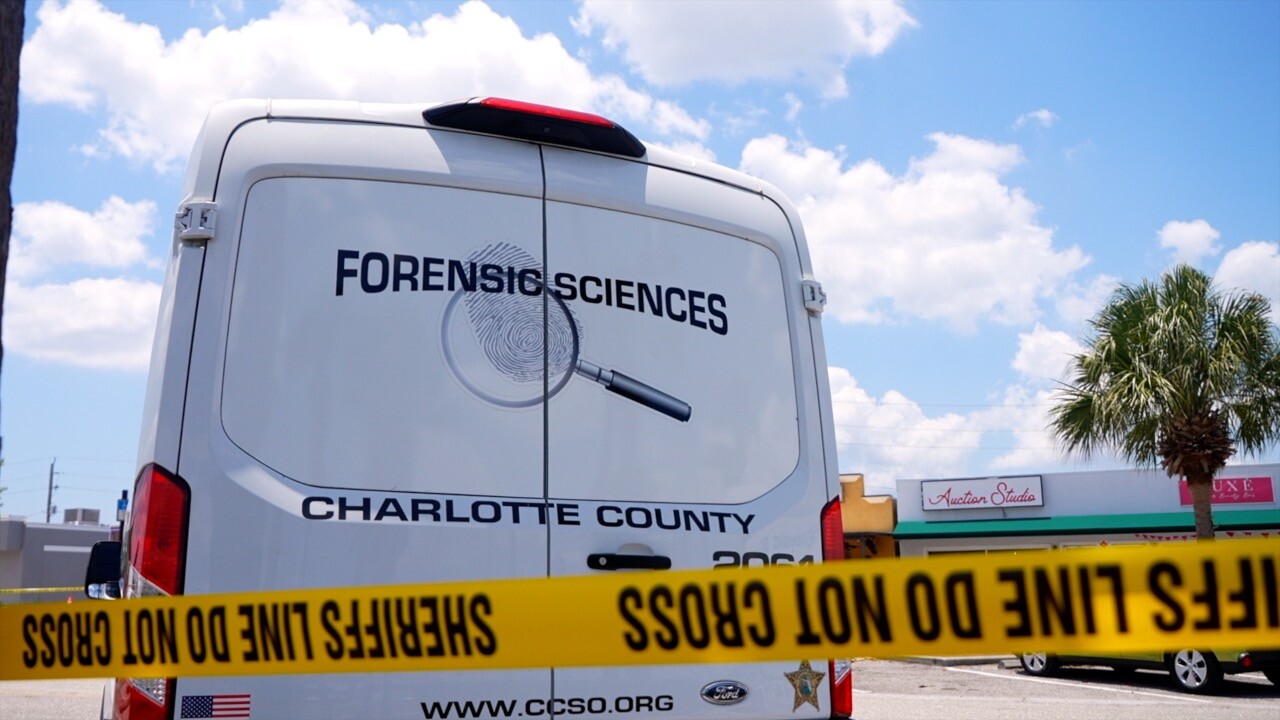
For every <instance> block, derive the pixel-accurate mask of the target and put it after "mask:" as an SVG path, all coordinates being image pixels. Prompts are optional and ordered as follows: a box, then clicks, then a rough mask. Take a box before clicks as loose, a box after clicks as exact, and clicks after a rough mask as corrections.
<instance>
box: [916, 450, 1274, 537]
mask: <svg viewBox="0 0 1280 720" xmlns="http://www.w3.org/2000/svg"><path fill="white" fill-rule="evenodd" d="M897 498H898V508H897V509H898V522H897V525H896V526H895V528H894V533H893V535H894V539H895V540H896V541H897V543H898V550H899V553H900V554H901V555H902V556H904V557H909V556H922V555H937V554H941V553H949V552H987V551H1003V550H1029V549H1043V548H1059V547H1079V546H1095V545H1114V544H1129V543H1153V542H1170V541H1183V540H1193V539H1194V538H1195V519H1194V516H1193V513H1192V507H1191V496H1190V494H1189V493H1188V492H1187V488H1186V482H1185V481H1181V480H1176V479H1173V478H1170V477H1168V476H1167V475H1165V473H1164V471H1163V470H1158V469H1144V470H1105V471H1101V472H1076V473H1046V474H1042V475H1016V476H1006V477H984V478H954V479H932V480H899V481H898V493H897ZM1213 520H1214V525H1215V527H1216V528H1217V536H1218V537H1220V538H1231V537H1238V538H1245V537H1273V538H1280V464H1268V465H1233V466H1228V467H1227V468H1225V469H1224V470H1223V471H1222V472H1221V473H1219V475H1218V478H1217V479H1216V480H1214V487H1213Z"/></svg>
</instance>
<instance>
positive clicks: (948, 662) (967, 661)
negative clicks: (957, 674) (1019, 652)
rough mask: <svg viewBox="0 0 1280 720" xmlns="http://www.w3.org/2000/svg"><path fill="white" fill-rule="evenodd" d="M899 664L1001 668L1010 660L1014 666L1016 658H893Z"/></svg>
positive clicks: (980, 656)
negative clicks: (995, 666) (998, 666)
mask: <svg viewBox="0 0 1280 720" xmlns="http://www.w3.org/2000/svg"><path fill="white" fill-rule="evenodd" d="M894 660H897V661H899V662H909V663H916V664H918V665H937V666H939V667H953V666H956V665H995V664H997V663H999V664H1000V665H1001V667H1004V666H1005V663H1006V662H1009V661H1011V660H1012V662H1013V663H1014V664H1015V665H1016V664H1017V663H1018V661H1017V659H1016V658H1010V656H1008V655H964V656H961V657H927V656H923V655H911V656H908V657H900V658H894Z"/></svg>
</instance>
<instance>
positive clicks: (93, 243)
mask: <svg viewBox="0 0 1280 720" xmlns="http://www.w3.org/2000/svg"><path fill="white" fill-rule="evenodd" d="M155 217H156V204H155V203H153V202H151V201H149V200H142V201H139V202H136V203H130V202H126V201H125V200H122V199H121V198H119V197H115V196H112V197H110V198H108V199H107V200H106V201H104V202H103V203H102V205H101V206H100V207H99V208H98V209H97V210H96V211H94V212H92V213H89V212H85V211H83V210H79V209H77V208H73V207H71V206H69V205H65V204H63V203H60V202H52V201H50V202H29V203H19V204H18V205H17V206H16V207H14V209H13V245H12V255H11V256H10V258H9V262H10V264H9V271H10V277H12V278H14V279H17V280H22V279H24V278H31V277H34V276H36V275H39V274H40V273H42V272H44V271H45V270H48V269H49V268H51V267H54V266H55V265H88V266H93V267H99V268H126V267H130V266H132V265H137V264H146V265H149V266H151V267H158V262H157V261H155V260H153V259H150V258H148V257H147V248H146V245H145V244H143V238H145V237H146V236H147V235H150V234H151V229H152V221H153V219H154V218H155Z"/></svg>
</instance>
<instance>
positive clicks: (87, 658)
mask: <svg viewBox="0 0 1280 720" xmlns="http://www.w3.org/2000/svg"><path fill="white" fill-rule="evenodd" d="M492 611H493V606H492V603H491V601H490V599H489V597H488V596H487V595H485V594H483V593H477V594H473V595H445V596H436V595H420V596H416V597H413V596H400V597H383V598H365V599H353V600H350V601H346V602H339V601H333V600H329V601H323V602H317V601H295V602H262V603H242V604H237V605H214V606H212V607H200V606H195V607H189V608H186V609H185V610H182V611H179V610H177V609H175V608H166V607H161V608H139V609H136V610H130V609H126V610H125V611H124V612H123V616H122V617H121V619H120V622H121V623H122V627H120V628H119V630H120V632H113V630H115V629H116V628H113V620H114V618H112V616H111V614H110V613H107V612H106V611H105V610H98V611H93V610H86V611H68V612H60V613H56V614H54V613H49V614H43V615H40V616H34V615H32V616H28V617H26V618H24V619H23V624H22V636H23V642H24V644H25V649H24V650H23V653H22V662H23V665H25V666H26V667H28V668H35V667H46V668H50V667H55V666H62V667H71V666H76V665H78V666H82V667H87V666H95V665H96V666H108V665H112V664H113V663H119V664H122V665H124V666H126V667H128V666H150V665H156V664H161V665H163V664H177V663H183V662H192V663H196V664H204V663H211V664H218V663H222V664H227V663H234V664H247V665H255V664H261V663H272V662H284V661H289V662H292V661H299V660H316V659H317V658H321V659H328V660H364V659H369V660H380V659H383V658H393V659H394V658H401V657H403V658H443V657H465V656H472V655H493V654H494V653H495V652H496V651H497V649H498V641H497V638H496V637H495V636H494V632H493V630H492V628H491V627H490V626H489V624H488V618H489V616H490V613H492ZM113 638H114V639H115V642H113Z"/></svg>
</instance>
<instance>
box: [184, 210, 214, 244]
mask: <svg viewBox="0 0 1280 720" xmlns="http://www.w3.org/2000/svg"><path fill="white" fill-rule="evenodd" d="M217 226H218V206H217V205H216V204H215V203H207V202H192V203H186V204H184V205H182V206H181V207H179V208H178V212H177V213H176V215H175V216H174V219H173V229H174V230H175V231H176V232H177V233H178V239H179V240H180V241H182V242H196V241H199V240H212V239H213V231H214V229H215V228H216V227H217Z"/></svg>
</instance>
